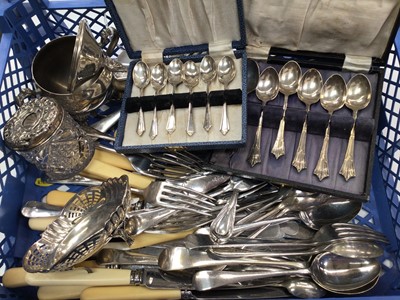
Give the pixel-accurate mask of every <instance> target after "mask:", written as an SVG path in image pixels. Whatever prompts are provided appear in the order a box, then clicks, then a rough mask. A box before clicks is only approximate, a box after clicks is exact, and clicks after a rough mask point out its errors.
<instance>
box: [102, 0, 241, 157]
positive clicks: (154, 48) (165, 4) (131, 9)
mask: <svg viewBox="0 0 400 300" xmlns="http://www.w3.org/2000/svg"><path fill="white" fill-rule="evenodd" d="M105 2H106V5H107V8H108V10H109V11H110V14H111V16H112V19H113V21H114V23H115V26H116V27H117V29H118V32H119V33H120V36H121V39H122V43H123V45H124V47H125V49H126V52H127V54H128V57H129V58H130V59H131V63H130V65H129V70H128V79H127V85H126V89H125V93H124V97H123V102H122V114H121V119H120V121H119V126H118V132H117V137H116V142H115V149H116V150H117V151H119V152H122V153H136V152H155V151H164V150H166V149H187V150H200V149H201V150H203V149H218V148H219V149H226V148H237V147H240V146H243V145H244V144H245V142H246V134H247V129H246V128H247V127H246V125H247V111H246V109H247V105H246V96H247V95H246V93H245V92H243V91H245V90H246V86H245V82H246V80H245V78H246V77H245V76H246V54H245V51H244V47H245V30H244V15H243V7H242V5H243V4H242V2H241V1H240V0H199V1H178V0H172V1H157V0H146V1H140V0H130V1H126V0H106V1H105ZM207 54H208V55H210V56H211V57H213V58H214V60H215V62H216V64H218V62H219V60H220V59H221V58H222V57H223V56H225V55H228V56H230V57H232V58H233V59H234V63H235V69H236V76H235V77H234V79H233V81H232V82H231V83H230V84H229V85H228V87H227V89H226V90H224V87H223V84H221V83H220V82H219V81H218V79H217V78H215V79H214V80H213V82H212V83H211V85H210V104H211V119H212V127H211V129H210V130H209V131H206V130H204V129H203V120H204V114H205V104H206V84H205V83H204V82H203V81H202V80H200V82H199V84H198V85H197V86H196V87H195V88H194V89H193V94H192V95H189V89H188V88H187V87H186V86H185V85H184V84H183V83H182V84H180V85H178V87H177V89H176V92H175V94H172V93H173V92H172V85H171V84H169V83H167V85H166V86H165V88H164V89H162V90H161V92H160V93H159V95H158V96H155V90H154V89H153V87H152V86H151V84H149V85H148V86H147V87H146V88H145V89H144V95H143V97H140V90H139V89H138V88H137V87H136V86H135V85H134V84H133V79H132V71H133V68H134V66H135V64H136V63H137V62H138V61H140V60H142V61H144V62H145V63H146V64H147V65H148V66H149V67H150V69H151V68H152V67H154V65H155V64H157V63H161V62H164V63H165V64H166V65H167V66H168V64H169V63H170V62H171V60H172V59H174V58H179V59H181V60H182V62H183V63H184V62H185V61H187V60H193V61H194V62H196V64H197V65H199V64H200V61H201V59H202V58H203V57H204V56H205V55H207ZM189 97H190V99H191V100H192V104H193V115H194V124H195V133H194V134H193V135H192V136H189V135H187V134H186V131H185V130H186V124H187V108H188V100H189ZM171 101H173V103H174V105H175V108H176V130H175V131H174V132H173V133H172V134H168V133H167V131H166V124H167V118H168V114H169V109H170V105H171ZM224 101H226V103H227V112H228V118H229V125H230V130H229V131H228V133H227V134H222V133H221V132H220V130H219V128H220V120H221V114H222V107H223V103H224ZM154 106H156V107H157V115H158V135H157V137H156V138H154V139H151V137H150V135H149V132H150V126H151V121H152V117H153V108H154ZM140 107H141V108H142V109H143V111H144V118H145V126H146V131H145V132H144V134H143V135H142V136H139V135H138V134H137V133H136V127H137V121H138V111H139V109H140Z"/></svg>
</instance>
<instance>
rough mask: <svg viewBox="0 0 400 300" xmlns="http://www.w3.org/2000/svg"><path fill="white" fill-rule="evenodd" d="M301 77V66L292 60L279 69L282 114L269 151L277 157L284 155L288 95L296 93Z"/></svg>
mask: <svg viewBox="0 0 400 300" xmlns="http://www.w3.org/2000/svg"><path fill="white" fill-rule="evenodd" d="M300 77H301V68H300V66H299V64H298V63H297V62H295V61H294V60H291V61H288V62H287V63H286V64H284V65H283V67H282V69H281V70H280V71H279V91H280V92H281V93H282V94H283V95H284V96H285V98H284V101H283V116H282V119H281V121H280V123H279V129H278V134H277V136H276V140H275V143H274V145H273V147H272V150H271V153H272V154H273V155H275V158H276V159H278V158H279V157H281V156H282V155H285V117H286V110H287V106H288V100H289V96H290V95H292V94H294V93H296V90H297V87H298V85H299V80H300Z"/></svg>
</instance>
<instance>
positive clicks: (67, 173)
mask: <svg viewBox="0 0 400 300" xmlns="http://www.w3.org/2000/svg"><path fill="white" fill-rule="evenodd" d="M4 141H5V143H6V145H7V146H8V147H9V148H11V149H13V150H15V151H17V152H18V153H19V154H20V155H21V156H23V157H24V158H25V159H26V160H27V161H28V162H30V163H32V164H34V165H35V166H36V167H37V168H38V169H40V170H42V171H44V172H45V173H46V175H47V176H48V177H49V178H51V179H53V180H58V179H66V178H69V177H71V176H73V175H76V174H78V173H79V172H81V171H82V170H83V169H84V168H85V167H86V166H87V165H88V164H89V162H90V160H91V159H92V157H93V154H94V148H95V144H94V140H93V139H92V138H90V137H89V136H88V135H87V134H86V132H85V131H84V130H83V129H82V128H81V127H80V126H79V124H78V123H76V122H75V121H74V119H73V118H72V117H71V116H70V115H69V114H68V113H67V112H65V111H64V109H63V108H62V107H61V105H60V104H58V103H57V102H56V101H55V100H54V99H52V98H47V97H41V98H36V99H32V100H30V101H28V102H27V103H24V104H23V105H22V106H21V107H20V108H19V109H18V111H17V112H16V113H15V114H14V115H13V116H12V117H11V118H10V119H9V120H8V121H7V123H6V125H5V127H4Z"/></svg>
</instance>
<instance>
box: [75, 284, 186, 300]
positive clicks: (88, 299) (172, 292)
mask: <svg viewBox="0 0 400 300" xmlns="http://www.w3.org/2000/svg"><path fill="white" fill-rule="evenodd" d="M80 296H81V300H109V299H113V300H137V299H138V300H139V299H140V300H157V299H163V300H174V299H181V291H180V290H178V289H149V288H146V287H142V286H118V287H90V288H87V289H85V290H84V291H83V292H82V294H81V295H80Z"/></svg>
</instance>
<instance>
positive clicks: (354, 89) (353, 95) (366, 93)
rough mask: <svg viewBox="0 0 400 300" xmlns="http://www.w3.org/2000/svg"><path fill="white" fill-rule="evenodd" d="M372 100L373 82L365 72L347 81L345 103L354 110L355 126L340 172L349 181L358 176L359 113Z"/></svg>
mask: <svg viewBox="0 0 400 300" xmlns="http://www.w3.org/2000/svg"><path fill="white" fill-rule="evenodd" d="M370 101H371V83H370V82H369V80H368V78H367V77H366V76H365V75H363V74H357V75H355V76H353V77H352V78H351V79H350V80H349V82H348V83H347V97H346V101H345V105H346V107H347V108H349V109H351V110H352V111H353V127H352V128H351V132H350V137H349V142H348V144H347V149H346V154H345V156H344V161H343V164H342V167H341V168H340V171H339V174H341V175H343V177H344V179H346V181H348V180H349V179H350V178H352V177H355V176H356V169H355V167H354V139H355V127H356V120H357V113H358V111H359V110H361V109H364V108H366V107H367V106H368V104H369V102H370Z"/></svg>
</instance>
